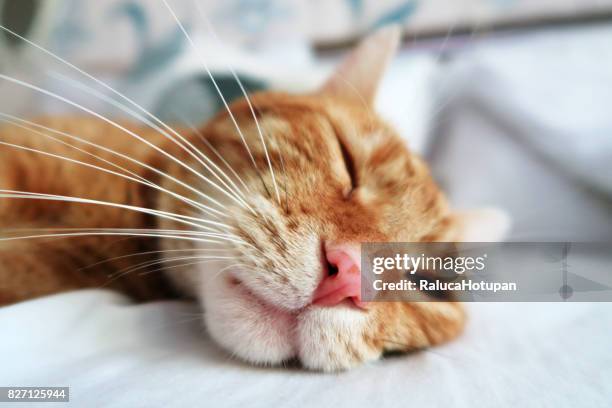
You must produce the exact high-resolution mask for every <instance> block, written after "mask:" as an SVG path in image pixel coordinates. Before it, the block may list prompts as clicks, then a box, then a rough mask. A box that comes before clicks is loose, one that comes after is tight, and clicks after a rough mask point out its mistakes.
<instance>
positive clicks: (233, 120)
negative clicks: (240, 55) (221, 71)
mask: <svg viewBox="0 0 612 408" xmlns="http://www.w3.org/2000/svg"><path fill="white" fill-rule="evenodd" d="M162 2H163V3H164V5H165V6H166V8H167V9H168V11H169V12H170V14H171V16H172V17H173V18H174V20H175V21H176V24H177V26H178V28H179V29H180V30H181V32H182V33H183V35H184V36H185V39H186V40H187V42H188V43H189V45H190V46H191V47H192V49H193V50H194V51H195V52H196V54H197V56H198V58H199V59H200V62H201V63H202V65H203V67H204V70H205V71H206V73H207V74H208V76H209V78H210V80H211V82H212V84H213V87H214V88H215V91H216V92H217V93H218V94H219V98H220V99H221V102H222V103H223V106H224V107H225V110H227V112H228V114H229V117H230V120H231V121H232V124H233V125H234V127H235V128H236V131H237V132H238V135H239V136H240V139H241V140H242V143H243V145H244V147H245V149H246V151H247V153H248V155H249V158H250V160H251V163H252V164H253V167H254V169H255V171H256V172H257V174H258V176H259V178H260V180H261V182H262V184H263V186H264V189H265V190H266V192H267V193H268V195H270V191H268V187H267V185H266V183H265V182H264V179H263V176H262V175H261V172H260V171H259V168H258V167H257V162H256V161H255V157H254V156H253V152H252V151H251V148H250V147H249V145H248V143H247V141H246V138H245V137H244V134H243V133H242V130H241V129H240V126H238V121H237V120H236V117H235V116H234V114H233V113H232V110H231V109H230V107H229V104H228V103H227V100H226V99H225V96H223V92H221V88H219V84H217V81H216V80H215V78H214V76H213V74H212V72H211V71H210V69H209V68H208V64H207V63H206V59H205V58H204V56H203V55H202V53H201V51H200V49H199V48H198V47H196V45H195V43H194V42H193V40H192V39H191V36H189V34H188V33H187V30H186V29H185V27H184V26H183V23H181V21H180V19H179V18H178V16H177V15H176V13H175V12H174V10H173V9H172V7H170V5H169V4H168V2H167V1H166V0H162ZM255 215H257V214H255Z"/></svg>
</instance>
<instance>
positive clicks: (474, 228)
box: [454, 208, 512, 242]
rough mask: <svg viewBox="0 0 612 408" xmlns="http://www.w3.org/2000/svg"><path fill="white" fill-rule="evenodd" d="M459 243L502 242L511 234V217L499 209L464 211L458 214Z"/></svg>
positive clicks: (456, 215) (456, 219) (456, 217)
mask: <svg viewBox="0 0 612 408" xmlns="http://www.w3.org/2000/svg"><path fill="white" fill-rule="evenodd" d="M454 218H455V221H456V223H457V227H458V228H457V229H458V231H457V233H458V234H457V235H458V237H457V238H458V239H457V241H459V242H500V241H503V240H504V239H505V238H506V237H507V236H508V233H509V232H510V227H511V225H512V221H511V219H510V216H509V215H508V214H507V213H506V212H504V211H502V210H499V209H494V208H487V209H481V210H472V211H462V212H459V213H456V214H455V216H454Z"/></svg>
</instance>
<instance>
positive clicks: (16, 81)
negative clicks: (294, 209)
mask: <svg viewBox="0 0 612 408" xmlns="http://www.w3.org/2000/svg"><path fill="white" fill-rule="evenodd" d="M0 79H4V80H5V81H8V82H11V83H14V84H17V85H20V86H23V87H25V88H28V89H31V90H34V91H36V92H39V93H42V94H44V95H47V96H50V97H52V98H54V99H57V100H60V101H62V102H64V103H66V104H69V105H71V106H74V107H76V108H78V109H80V110H82V111H83V112H86V113H88V114H90V115H92V116H94V117H96V118H98V119H101V120H102V121H104V122H106V123H108V124H110V125H111V126H114V127H116V128H117V129H119V130H121V131H123V132H125V133H126V134H128V135H130V136H132V137H134V138H135V139H137V140H139V141H141V142H143V143H144V144H146V145H147V146H149V147H151V148H152V149H154V150H155V151H157V152H159V153H161V154H162V155H164V156H165V157H167V158H169V159H170V160H172V161H174V162H175V163H177V164H178V165H180V166H181V167H183V168H185V169H187V170H188V171H190V172H191V173H193V174H195V175H196V176H197V177H199V178H204V176H202V175H201V174H200V173H198V172H197V171H196V170H194V169H193V168H191V167H190V166H188V165H186V164H185V163H183V162H182V161H180V160H179V159H177V158H176V157H174V156H173V155H171V154H169V153H168V152H166V151H164V150H163V149H161V148H159V147H158V146H156V145H154V144H153V143H151V142H149V141H148V140H146V139H144V138H142V137H141V136H139V135H138V134H136V133H134V132H132V131H131V130H129V129H127V128H126V127H124V126H122V125H120V124H119V123H117V122H115V121H113V120H111V119H109V118H107V117H105V116H104V115H100V114H99V113H97V112H94V111H92V110H91V109H88V108H86V107H84V106H82V105H79V104H78V103H76V102H73V101H71V100H69V99H67V98H64V97H63V96H61V95H58V94H56V93H53V92H51V91H49V90H46V89H43V88H41V87H38V86H36V85H33V84H31V83H29V82H26V81H22V80H20V79H17V78H13V77H10V76H7V75H4V74H0ZM183 184H184V186H185V187H186V188H189V189H190V190H192V191H194V192H195V193H196V194H198V195H200V196H202V197H203V198H206V199H207V200H209V201H211V202H212V203H214V204H216V205H218V206H219V207H221V208H223V209H224V208H225V206H224V205H223V204H222V203H220V202H219V201H217V200H215V199H214V198H212V197H210V196H209V195H207V194H205V193H203V192H202V191H200V190H197V189H194V188H193V187H191V186H188V185H187V184H185V183H183ZM224 193H225V194H228V195H230V197H231V198H232V199H233V200H235V201H236V198H235V197H233V196H231V194H229V193H228V192H227V191H224ZM237 203H238V204H239V205H240V206H242V207H244V208H247V209H249V210H250V211H251V212H252V213H253V214H256V213H255V211H254V210H253V209H252V208H251V207H250V206H247V207H245V206H244V204H242V203H241V202H240V201H239V200H238V201H237ZM220 214H222V213H220Z"/></svg>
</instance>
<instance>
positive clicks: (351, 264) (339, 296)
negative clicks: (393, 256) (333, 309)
mask: <svg viewBox="0 0 612 408" xmlns="http://www.w3.org/2000/svg"><path fill="white" fill-rule="evenodd" d="M325 257H326V259H327V264H328V271H327V276H325V278H323V281H322V282H321V283H320V284H319V287H318V288H317V290H316V291H315V293H314V300H313V303H314V304H315V305H320V306H335V305H337V304H339V303H341V302H342V301H344V300H346V299H350V300H352V301H353V302H354V303H355V305H357V306H358V307H361V308H365V306H366V304H365V303H364V302H362V301H361V253H360V250H359V245H325Z"/></svg>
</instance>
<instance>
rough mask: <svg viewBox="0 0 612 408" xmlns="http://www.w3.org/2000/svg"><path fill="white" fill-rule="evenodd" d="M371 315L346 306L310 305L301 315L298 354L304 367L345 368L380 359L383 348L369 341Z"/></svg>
mask: <svg viewBox="0 0 612 408" xmlns="http://www.w3.org/2000/svg"><path fill="white" fill-rule="evenodd" d="M369 328H370V315H369V313H368V312H367V311H363V310H360V309H356V308H354V307H351V306H349V305H348V304H347V305H339V306H336V307H333V308H324V307H311V308H309V309H307V310H304V311H303V312H302V313H301V314H300V316H299V317H298V322H297V332H296V336H297V344H298V345H299V346H298V356H299V359H300V361H301V363H302V365H303V366H304V367H305V368H308V369H310V370H317V371H325V372H335V371H344V370H348V369H350V368H353V367H356V366H358V365H361V364H363V363H364V362H368V361H373V360H377V359H379V358H380V356H381V354H382V350H381V349H379V348H377V347H376V346H375V344H374V343H373V342H372V341H371V340H370V336H368V331H369Z"/></svg>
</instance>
